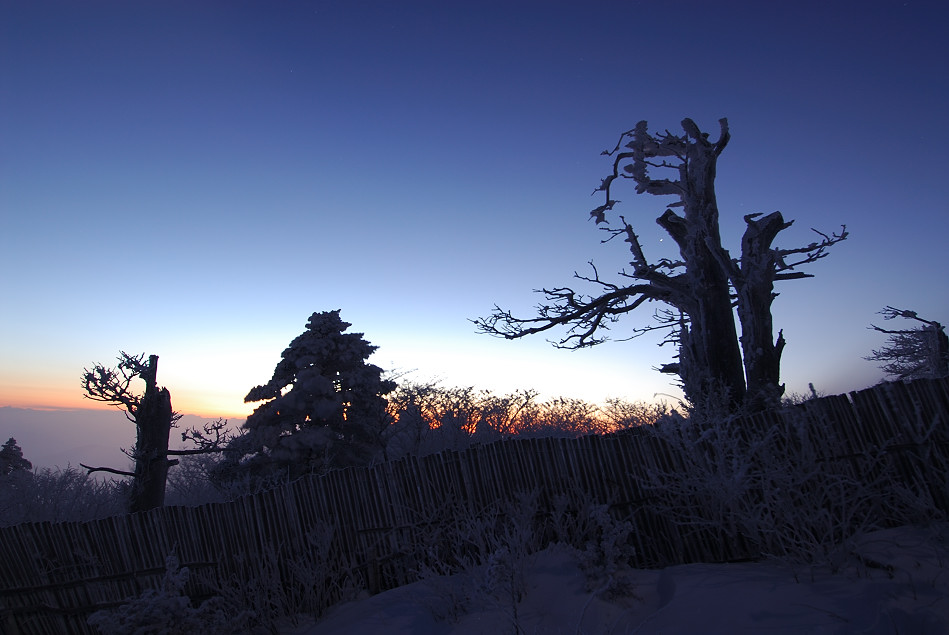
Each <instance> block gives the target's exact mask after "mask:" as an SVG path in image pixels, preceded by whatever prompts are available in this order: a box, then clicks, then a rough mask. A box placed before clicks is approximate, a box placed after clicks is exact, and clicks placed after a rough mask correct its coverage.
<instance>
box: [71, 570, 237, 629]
mask: <svg viewBox="0 0 949 635" xmlns="http://www.w3.org/2000/svg"><path fill="white" fill-rule="evenodd" d="M189 577H190V572H189V570H188V568H187V567H184V568H182V567H180V565H179V562H178V558H177V556H175V555H174V554H172V555H169V556H168V557H167V558H166V559H165V575H164V577H163V578H162V582H161V586H160V587H159V588H157V589H146V590H145V591H144V592H143V593H142V594H141V595H139V596H138V597H136V598H131V599H129V600H128V601H127V602H126V603H124V604H122V605H120V606H118V607H117V608H114V609H108V610H102V611H96V612H95V613H93V614H92V615H91V616H89V619H88V623H89V625H90V626H94V627H95V628H98V629H99V631H101V632H102V633H103V635H128V634H129V633H135V634H136V635H151V634H155V635H159V634H160V635H178V634H180V635H191V634H192V633H205V634H207V635H218V634H220V635H224V634H232V633H249V632H252V630H251V629H252V623H253V619H252V618H253V617H254V616H253V615H252V614H251V613H250V612H249V611H246V610H242V609H241V607H239V606H233V605H229V604H228V603H227V602H225V601H224V600H222V599H221V598H218V597H215V598H211V599H209V600H206V601H205V602H203V603H201V605H200V606H198V607H193V606H191V601H190V599H189V598H188V596H187V595H185V593H184V589H185V585H186V584H187V583H188V578H189Z"/></svg>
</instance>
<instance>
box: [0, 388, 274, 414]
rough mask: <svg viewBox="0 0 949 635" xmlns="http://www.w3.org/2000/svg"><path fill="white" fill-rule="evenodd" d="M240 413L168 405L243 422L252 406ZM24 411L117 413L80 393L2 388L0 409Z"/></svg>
mask: <svg viewBox="0 0 949 635" xmlns="http://www.w3.org/2000/svg"><path fill="white" fill-rule="evenodd" d="M243 405H244V407H245V409H244V410H243V411H241V410H238V409H236V408H234V407H233V405H231V406H229V407H226V408H223V407H220V406H219V405H217V404H215V403H212V402H209V401H207V400H199V399H193V398H192V399H189V398H187V397H185V396H183V397H182V398H181V399H175V398H174V395H172V406H173V407H174V409H175V411H176V412H179V413H181V414H187V415H195V416H197V417H202V418H206V419H217V418H218V417H221V418H224V419H246V418H247V415H249V414H250V413H251V412H253V410H254V407H255V405H256V404H243ZM4 406H9V407H12V408H28V409H30V410H121V409H120V408H116V407H115V406H110V405H108V404H105V403H103V402H101V401H95V400H93V399H87V398H85V397H84V396H83V395H82V393H81V391H80V390H73V389H67V388H58V389H57V388H55V387H51V386H13V387H12V389H11V387H7V386H5V387H4V388H3V391H2V393H0V407H4Z"/></svg>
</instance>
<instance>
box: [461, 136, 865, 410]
mask: <svg viewBox="0 0 949 635" xmlns="http://www.w3.org/2000/svg"><path fill="white" fill-rule="evenodd" d="M719 124H720V129H721V130H720V135H719V138H718V140H717V141H714V142H713V141H711V140H710V139H709V135H708V134H707V133H704V132H702V131H701V130H700V129H699V127H698V126H697V125H696V124H695V122H693V121H692V120H691V119H684V120H683V121H682V129H683V131H684V134H680V135H677V134H673V133H671V132H669V131H668V130H666V131H665V132H663V133H658V134H650V133H649V132H648V130H647V124H646V122H645V121H640V122H639V123H638V124H637V125H636V127H635V128H633V129H632V130H628V131H627V132H624V133H623V134H622V135H621V136H620V139H619V141H618V142H617V144H616V146H615V147H614V148H613V149H612V150H607V151H605V152H604V153H603V154H605V155H608V156H611V157H612V158H613V171H612V173H611V174H609V175H608V176H607V177H606V178H605V179H603V182H602V183H601V184H600V186H599V187H598V188H597V189H596V190H595V192H594V193H597V192H603V193H604V196H605V201H604V203H603V204H602V205H600V206H598V207H596V208H595V209H594V210H593V211H592V212H591V213H590V215H591V217H592V218H593V219H594V220H595V221H596V224H597V225H601V224H602V225H604V226H603V227H602V228H601V229H602V230H603V231H605V232H607V233H608V234H609V237H608V238H606V239H605V240H604V241H603V242H604V243H605V242H609V241H611V240H613V239H614V238H617V237H622V238H623V240H624V241H625V242H626V243H627V245H628V248H629V252H630V254H631V256H632V260H631V261H630V266H631V268H632V269H631V271H626V270H623V271H621V272H619V277H620V282H619V283H617V282H611V281H607V280H603V279H602V278H601V277H600V274H599V272H598V271H597V269H596V267H593V266H592V263H590V264H591V268H592V270H593V273H592V275H587V276H584V275H580V274H577V273H575V274H574V276H575V277H576V278H577V279H578V280H581V281H582V282H584V283H588V284H591V285H593V286H594V287H596V288H598V289H599V294H584V293H580V292H577V291H575V290H574V289H573V288H570V287H555V288H552V289H547V288H545V289H541V290H540V293H542V294H543V296H544V301H543V302H541V303H540V304H539V305H538V306H537V316H536V317H532V318H519V317H515V316H514V315H512V313H511V312H510V311H507V310H503V309H501V308H500V307H498V306H495V307H494V311H493V312H492V314H491V315H489V316H488V317H485V318H479V319H477V320H475V324H476V325H477V327H478V330H479V331H481V332H484V333H489V334H492V335H497V336H501V337H504V338H507V339H516V338H520V337H524V336H527V335H531V334H535V333H541V332H545V331H548V330H550V329H554V328H556V327H563V328H565V329H566V335H564V336H563V337H562V338H561V339H559V340H558V341H556V342H554V344H555V346H560V347H564V348H583V347H587V346H594V345H597V344H600V343H602V342H604V341H606V340H607V339H608V338H607V336H606V334H605V331H608V330H609V329H610V326H611V325H612V324H613V323H615V322H617V321H618V320H619V319H620V318H621V317H622V316H624V315H626V314H627V313H630V312H632V311H634V310H636V309H638V308H639V307H640V306H642V305H643V304H646V303H647V302H660V303H662V304H664V305H667V306H671V307H672V310H668V309H663V310H659V311H657V313H656V314H657V316H658V317H659V318H660V319H659V322H658V323H657V324H656V325H653V326H647V327H643V328H636V329H633V331H632V335H631V337H630V338H625V339H631V338H632V337H637V336H639V335H641V334H643V333H645V332H648V331H652V330H655V329H668V336H667V338H666V342H674V343H675V344H676V345H677V346H678V361H677V362H676V363H672V364H667V365H665V366H663V367H662V368H661V369H660V370H662V371H664V372H672V373H676V374H678V376H679V378H680V380H681V382H682V385H683V388H684V391H685V394H686V397H687V399H688V400H689V401H690V402H691V403H692V404H693V405H698V404H701V403H703V402H704V401H705V400H706V399H707V398H708V396H709V395H711V394H721V393H722V391H724V392H725V393H726V394H727V396H728V401H729V406H730V407H731V408H733V409H738V408H739V407H745V408H749V409H760V408H763V407H766V406H768V405H772V404H776V403H778V401H779V399H780V396H781V394H782V393H783V391H784V387H783V386H782V385H781V383H780V360H781V352H782V350H783V348H784V345H785V341H784V337H783V334H782V333H781V332H780V331H779V333H778V336H777V338H775V337H774V334H773V324H772V317H771V305H772V302H773V300H774V298H775V296H776V294H775V292H774V283H775V282H776V281H779V280H791V279H797V278H807V277H811V276H810V274H807V273H804V272H801V271H798V270H797V269H796V268H797V267H800V266H802V265H805V264H809V263H812V262H815V261H817V260H819V259H821V258H823V257H824V256H826V255H827V253H826V252H827V249H828V248H830V247H831V246H833V245H835V244H837V243H838V242H840V241H842V240H844V239H845V238H846V237H847V231H846V227H843V228H842V229H841V231H840V233H834V234H830V235H828V234H823V233H820V232H817V234H818V236H819V237H820V239H819V240H817V241H815V242H812V243H810V244H809V245H806V246H803V247H798V248H793V249H778V248H774V247H772V243H773V241H774V240H775V238H776V237H777V235H778V234H779V233H780V232H781V231H783V230H784V229H787V228H788V227H790V226H791V224H792V222H793V221H785V220H784V218H783V216H782V215H781V213H780V212H773V213H771V214H768V215H762V214H749V215H747V216H745V217H744V218H745V223H746V225H747V227H746V229H745V233H744V236H743V238H742V242H741V249H742V253H741V257H740V258H737V259H736V258H732V256H731V255H730V254H729V253H728V251H727V250H726V249H725V248H724V247H723V246H722V241H721V236H720V232H719V210H718V203H717V200H716V196H715V176H716V167H717V161H718V157H719V155H720V154H721V153H722V151H723V150H724V149H725V147H726V145H727V144H728V141H729V139H730V134H729V131H728V121H727V120H726V119H721V120H720V121H719ZM654 173H661V174H659V175H656V176H654ZM620 178H623V179H632V180H633V182H634V183H635V186H636V188H635V189H636V192H637V193H638V194H643V193H646V194H653V195H657V196H666V195H668V196H673V197H675V198H677V199H678V200H677V201H674V202H673V203H671V204H669V205H668V206H667V208H666V210H665V212H664V213H663V214H662V215H661V216H659V218H657V219H656V222H657V223H658V224H659V226H660V227H662V228H663V229H664V230H665V232H666V233H667V234H668V235H669V236H670V237H671V238H672V239H673V241H674V242H675V243H676V246H677V247H678V250H679V256H680V258H679V259H678V260H670V259H668V258H661V259H659V260H650V259H649V258H648V257H647V255H646V252H645V250H644V249H643V246H642V244H641V242H640V239H639V236H638V235H637V233H636V232H635V230H634V229H633V226H632V225H631V224H630V223H628V222H627V221H626V219H625V218H624V217H623V216H619V217H618V219H619V223H618V224H617V225H615V226H611V225H610V221H609V219H608V218H607V213H608V212H612V211H613V208H614V206H615V205H616V204H617V203H618V202H619V201H618V200H615V199H613V198H612V192H611V190H612V188H613V186H614V184H615V181H616V180H617V179H620ZM675 209H681V212H676V211H675ZM815 231H816V230H815ZM736 306H737V312H738V318H739V321H740V323H741V338H739V337H738V331H737V328H736V324H735V319H734V312H733V309H734V308H735V307H736Z"/></svg>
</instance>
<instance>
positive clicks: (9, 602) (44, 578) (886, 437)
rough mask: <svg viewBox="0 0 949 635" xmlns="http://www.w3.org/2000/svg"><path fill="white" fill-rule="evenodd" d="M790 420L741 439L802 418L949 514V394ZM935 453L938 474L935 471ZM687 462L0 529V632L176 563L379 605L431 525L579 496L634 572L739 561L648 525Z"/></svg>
mask: <svg viewBox="0 0 949 635" xmlns="http://www.w3.org/2000/svg"><path fill="white" fill-rule="evenodd" d="M782 412H783V414H782V413H764V414H761V415H757V416H755V417H750V418H747V419H744V420H742V422H741V425H742V426H743V428H744V429H748V430H749V431H751V430H753V429H754V428H758V429H761V430H767V429H769V428H770V427H772V426H779V427H780V426H782V425H783V426H793V425H795V423H794V422H795V421H797V422H800V421H801V420H802V418H804V419H810V420H811V421H815V422H819V424H820V429H825V430H826V439H827V440H828V443H827V447H826V448H825V450H824V452H825V454H824V456H825V457H826V458H827V460H835V461H838V462H844V463H847V462H850V463H851V464H852V465H853V469H854V470H859V469H860V468H859V458H860V457H861V456H864V455H865V454H866V453H868V452H874V451H877V450H879V449H881V448H889V450H890V452H891V453H892V454H893V461H894V465H895V466H896V471H897V472H898V474H899V475H900V479H901V480H902V481H903V482H904V483H905V484H907V486H908V487H914V488H917V489H918V488H927V487H928V488H930V495H931V496H932V498H933V500H934V501H935V502H936V504H937V506H939V507H940V508H941V509H943V510H945V511H947V512H949V495H947V492H946V489H947V488H946V487H945V486H946V477H945V475H944V474H943V475H935V478H933V476H934V475H933V474H930V473H929V472H927V469H928V466H929V465H935V464H941V465H946V461H949V379H943V380H919V381H915V382H908V383H893V384H885V385H880V386H876V387H873V388H869V389H866V390H863V391H859V392H854V393H850V394H849V395H848V396H835V397H826V398H823V399H817V400H812V401H809V402H806V403H804V404H802V405H801V406H796V407H793V408H791V409H789V410H787V411H782ZM788 413H791V414H790V415H789V414H788ZM909 423H914V424H927V425H908V424H909ZM914 430H915V431H916V433H915V436H914V435H913V434H911V432H912V431H914ZM920 430H923V431H925V430H928V432H929V434H928V436H926V435H923V434H921V433H920V432H919V431H920ZM786 436H787V437H788V442H794V441H793V435H786ZM782 438H784V437H782ZM934 453H938V456H939V458H940V461H941V463H940V462H938V461H933V458H934V456H935V455H934ZM684 460H685V459H684V458H683V457H682V456H680V455H678V454H677V453H676V452H674V451H673V450H672V449H671V448H670V447H669V446H668V445H666V444H664V442H663V441H662V439H661V438H658V437H657V436H655V435H651V434H647V433H645V431H644V430H639V429H632V430H629V431H625V432H621V433H617V434H612V435H605V436H588V437H582V438H579V439H564V438H531V439H518V438H514V439H510V440H505V441H500V442H497V443H493V444H489V445H483V446H476V447H472V448H470V449H468V450H464V451H460V452H442V453H440V454H435V455H431V456H426V457H421V458H419V457H413V456H410V457H406V458H404V459H401V460H399V461H394V462H390V463H384V464H380V465H376V466H374V467H371V468H363V469H349V470H343V471H338V472H332V473H330V474H327V475H325V476H323V477H319V478H309V479H302V480H300V481H296V482H293V483H290V484H288V485H286V486H283V487H281V488H278V489H275V490H272V491H267V492H262V493H260V494H257V495H254V496H248V497H244V498H241V499H238V500H235V501H233V502H229V503H218V504H208V505H203V506H200V507H166V508H162V509H156V510H153V511H150V512H146V513H141V514H133V515H126V516H116V517H111V518H106V519H102V520H97V521H91V522H83V523H56V524H52V523H26V524H22V525H16V526H13V527H4V528H0V630H2V631H3V632H4V633H9V634H10V635H26V634H33V633H37V634H46V633H89V632H92V631H91V629H90V628H89V627H88V626H87V625H86V623H85V620H86V618H87V617H88V615H89V614H90V613H92V612H93V611H95V610H96V609H98V608H103V607H110V606H115V605H116V604H118V603H120V602H121V601H122V600H124V599H125V598H128V597H130V596H134V595H138V594H140V593H141V592H142V591H143V590H144V589H146V588H155V587H157V586H158V584H159V581H160V580H161V577H162V575H163V573H164V567H165V558H166V556H168V554H170V553H172V552H174V553H175V554H176V555H177V557H178V559H179V561H180V563H181V565H182V566H187V567H189V568H190V569H191V570H192V572H193V576H192V579H191V581H190V582H189V586H188V587H187V589H186V590H187V592H188V593H189V595H191V596H192V597H195V598H200V597H207V596H209V595H211V594H213V593H214V591H215V588H216V587H217V586H218V585H222V584H224V583H226V581H227V580H228V579H229V578H232V577H234V578H237V579H242V578H244V577H246V576H248V575H250V573H251V572H253V571H254V570H256V569H257V568H258V566H257V565H258V564H259V563H260V562H261V559H267V561H268V564H272V565H273V566H274V567H276V570H277V572H278V575H280V576H281V578H282V579H283V580H292V579H293V576H292V573H291V571H290V570H291V569H292V567H293V563H294V562H295V561H297V560H299V559H300V558H307V557H309V558H313V557H323V558H331V557H336V558H340V559H342V560H344V561H345V562H346V563H348V564H349V565H351V566H353V567H355V568H356V570H357V571H359V572H360V575H361V576H362V578H363V583H364V584H366V585H367V586H368V587H369V588H370V590H371V591H379V590H382V589H384V588H388V587H392V586H396V585H399V584H404V583H406V582H409V581H411V580H412V571H411V565H412V560H411V554H412V553H413V549H414V542H415V540H416V538H417V537H418V535H419V533H418V532H419V531H425V530H426V529H425V528H426V527H431V526H432V525H433V524H437V523H438V522H439V520H441V519H442V517H443V516H444V515H445V514H446V513H447V510H449V509H452V508H457V507H463V508H466V509H468V510H470V511H471V512H472V513H475V514H477V513H480V512H482V511H483V510H487V509H491V508H492V505H496V504H497V503H498V501H503V500H513V499H514V497H515V496H516V495H517V494H518V493H524V492H533V493H535V495H537V497H538V500H539V501H541V504H542V505H547V506H548V508H549V505H550V502H551V501H552V500H553V498H554V497H555V496H557V495H558V494H570V493H573V494H575V495H576V494H578V493H579V494H581V495H582V496H583V497H584V498H585V499H587V500H589V501H597V502H600V503H604V504H609V505H610V506H611V508H612V509H613V510H614V511H615V512H616V513H617V514H620V515H623V516H624V517H627V518H630V519H632V520H633V521H634V523H635V526H636V528H637V532H636V535H635V539H636V541H637V544H636V548H637V553H638V557H639V562H638V564H639V565H640V566H661V565H668V564H675V563H683V562H690V561H693V562H694V561H700V560H713V559H722V558H728V557H741V556H742V555H743V553H742V551H741V549H742V548H741V545H723V544H721V540H720V537H717V536H715V535H709V534H701V533H695V532H691V533H689V532H685V531H683V530H681V528H680V527H678V526H677V525H676V524H675V523H674V522H672V520H670V519H669V518H665V517H663V516H662V515H660V514H656V513H651V512H650V509H651V505H653V504H654V503H655V499H651V498H650V496H654V495H655V494H650V493H648V492H647V491H646V489H645V488H644V486H643V484H644V483H645V482H647V480H648V479H647V476H648V475H649V474H650V473H655V472H657V471H663V470H665V471H669V470H681V469H684V467H683V466H684V463H683V461H684ZM940 479H941V480H940ZM940 483H941V486H939V484H940ZM930 484H932V485H930ZM327 526H330V527H332V528H333V529H334V532H335V533H334V537H333V543H332V548H330V549H327V548H326V545H325V544H324V545H323V546H322V547H321V548H322V549H324V550H325V551H327V553H318V554H314V553H313V552H314V550H315V549H317V548H316V547H315V546H314V544H318V543H314V542H313V541H312V537H313V535H315V534H314V532H318V530H319V529H320V528H326V527H327ZM330 552H331V553H330ZM744 555H747V554H744ZM288 583H289V582H288ZM329 600H332V598H329Z"/></svg>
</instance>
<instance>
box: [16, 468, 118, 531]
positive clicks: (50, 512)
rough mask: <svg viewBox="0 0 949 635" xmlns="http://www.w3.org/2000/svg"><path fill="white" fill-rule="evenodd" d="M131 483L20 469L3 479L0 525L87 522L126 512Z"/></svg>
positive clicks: (83, 474) (69, 470)
mask: <svg viewBox="0 0 949 635" xmlns="http://www.w3.org/2000/svg"><path fill="white" fill-rule="evenodd" d="M127 487H128V484H127V483H125V482H122V481H115V480H97V479H95V478H93V477H91V476H89V475H88V474H87V473H86V471H85V470H77V469H76V468H74V467H71V466H67V467H66V468H65V469H59V468H56V469H48V468H44V469H40V470H34V471H33V472H28V471H24V470H17V471H15V472H11V473H10V474H8V475H6V476H3V477H0V526H9V525H16V524H19V523H26V522H41V521H49V522H64V521H85V520H94V519H96V518H105V517H106V516H114V515H117V514H123V513H125V511H126V509H125V506H126V500H127V498H128V495H127Z"/></svg>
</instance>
